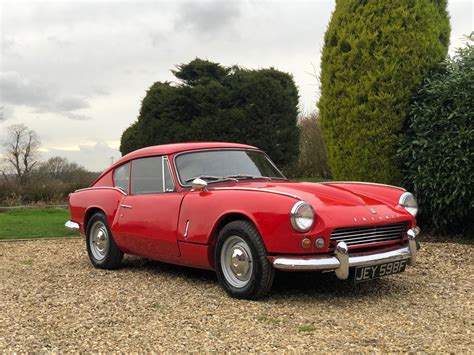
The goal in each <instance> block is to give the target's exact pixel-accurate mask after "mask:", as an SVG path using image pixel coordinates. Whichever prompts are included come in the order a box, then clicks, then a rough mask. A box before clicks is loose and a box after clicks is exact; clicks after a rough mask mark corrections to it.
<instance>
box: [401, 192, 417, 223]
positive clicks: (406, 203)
mask: <svg viewBox="0 0 474 355" xmlns="http://www.w3.org/2000/svg"><path fill="white" fill-rule="evenodd" d="M398 204H399V205H400V206H402V207H403V208H405V209H406V210H407V211H408V213H410V214H411V215H412V216H413V217H415V216H416V214H417V213H418V202H416V198H415V196H413V194H412V193H410V192H405V193H404V194H402V195H401V196H400V200H398Z"/></svg>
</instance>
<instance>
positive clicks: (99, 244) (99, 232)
mask: <svg viewBox="0 0 474 355" xmlns="http://www.w3.org/2000/svg"><path fill="white" fill-rule="evenodd" d="M89 246H90V249H91V252H92V255H93V256H94V258H95V259H96V260H99V261H100V260H102V259H104V258H105V256H106V255H107V250H108V248H109V233H108V232H107V228H106V227H105V224H104V223H103V222H101V221H97V222H95V223H94V225H93V226H92V228H91V236H90V238H89Z"/></svg>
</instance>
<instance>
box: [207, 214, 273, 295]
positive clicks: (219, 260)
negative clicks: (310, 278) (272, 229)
mask: <svg viewBox="0 0 474 355" xmlns="http://www.w3.org/2000/svg"><path fill="white" fill-rule="evenodd" d="M214 260H215V263H216V273H217V278H218V280H219V282H220V284H221V285H222V287H223V288H224V290H225V291H226V292H227V293H228V294H229V295H231V296H232V297H236V298H242V299H253V300H256V299H260V298H263V297H265V296H266V295H267V293H268V292H269V291H270V288H271V286H272V284H273V278H274V275H275V269H274V268H273V266H272V265H271V264H270V263H269V262H268V260H267V252H266V249H265V245H264V244H263V241H262V238H261V236H260V234H259V233H258V231H257V229H256V228H255V226H254V225H253V224H252V223H250V222H248V221H234V222H231V223H229V224H227V225H226V226H225V227H224V228H222V230H221V231H220V233H219V236H218V239H217V245H216V249H215V255H214Z"/></svg>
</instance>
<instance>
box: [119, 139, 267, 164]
mask: <svg viewBox="0 0 474 355" xmlns="http://www.w3.org/2000/svg"><path fill="white" fill-rule="evenodd" d="M215 148H236V149H258V148H257V147H254V146H251V145H247V144H239V143H226V142H193V143H173V144H163V145H154V146H151V147H146V148H142V149H137V150H135V151H133V152H131V153H128V154H127V155H125V156H123V157H122V158H121V160H122V159H123V160H124V161H125V160H130V159H134V158H137V157H143V156H150V155H167V154H174V153H179V152H184V151H188V150H200V149H215Z"/></svg>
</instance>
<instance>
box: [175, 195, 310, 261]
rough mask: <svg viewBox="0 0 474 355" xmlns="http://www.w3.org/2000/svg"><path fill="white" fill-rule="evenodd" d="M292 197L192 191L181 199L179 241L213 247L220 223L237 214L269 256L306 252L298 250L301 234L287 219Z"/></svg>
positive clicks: (299, 248) (292, 201)
mask: <svg viewBox="0 0 474 355" xmlns="http://www.w3.org/2000/svg"><path fill="white" fill-rule="evenodd" d="M296 201H297V200H296V199H295V198H293V197H290V196H287V195H280V194H272V193H265V192H259V191H245V190H244V191H242V190H241V191H236V190H234V191H232V190H209V191H205V192H203V191H193V192H189V193H188V194H186V196H185V197H184V200H183V203H182V206H181V212H180V217H179V222H178V239H179V240H180V241H182V242H190V243H197V244H207V245H210V244H212V242H213V240H212V238H213V235H216V234H217V233H218V227H219V226H220V222H221V221H222V220H223V218H225V217H226V216H228V215H230V214H240V215H242V216H245V217H246V218H247V219H249V220H250V221H252V222H253V224H254V225H255V227H256V228H257V230H258V232H259V233H260V235H261V236H262V239H263V242H264V244H265V247H266V249H267V251H268V253H270V254H272V253H303V252H304V253H307V252H308V251H307V250H306V251H304V250H303V249H302V248H301V239H302V238H303V237H304V234H303V233H297V232H295V231H294V230H293V228H292V227H291V224H290V220H289V212H290V210H291V207H292V206H293V205H294V203H295V202H296Z"/></svg>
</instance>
